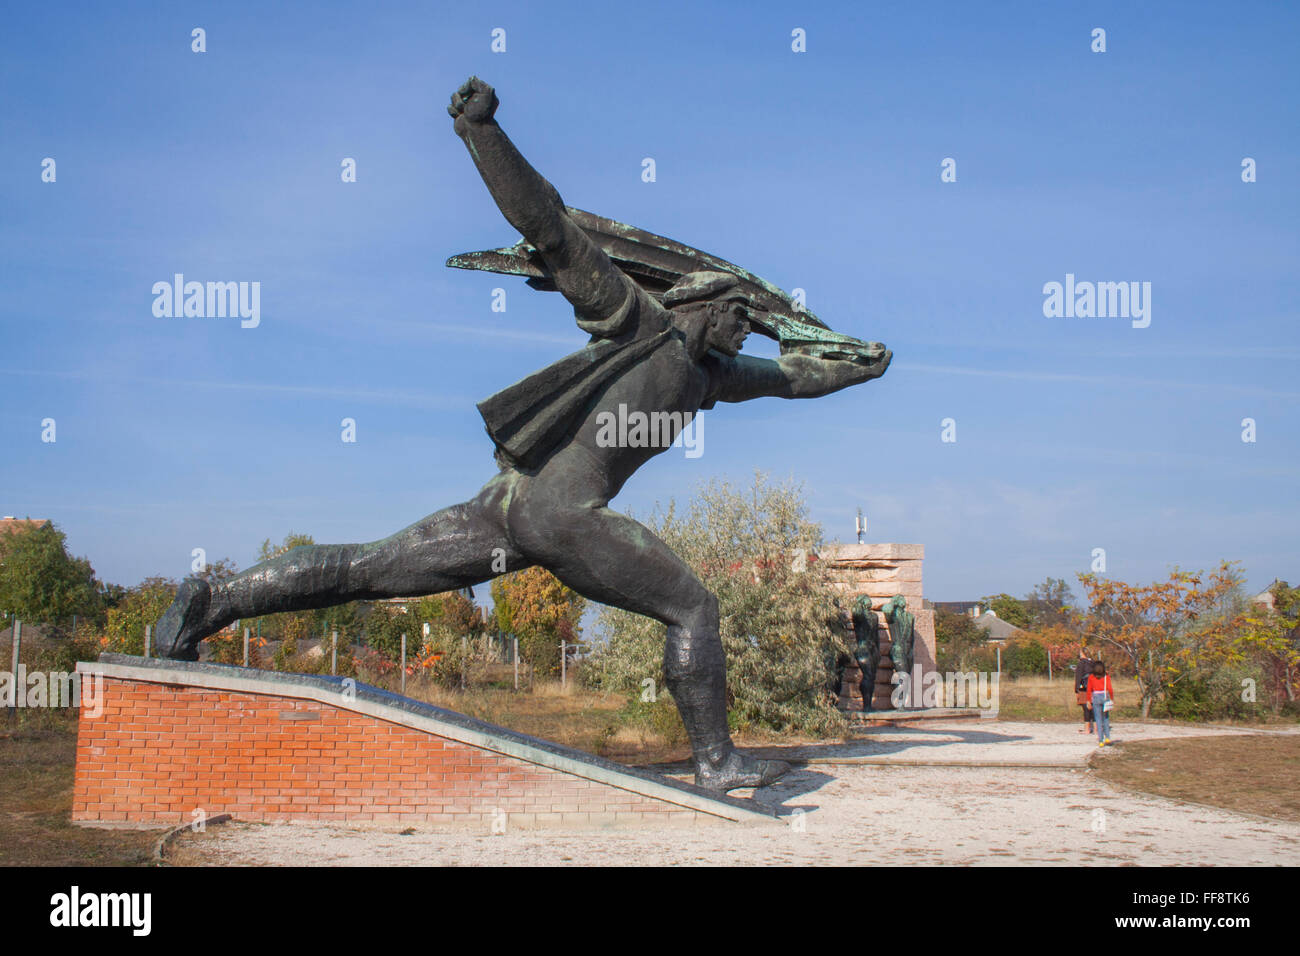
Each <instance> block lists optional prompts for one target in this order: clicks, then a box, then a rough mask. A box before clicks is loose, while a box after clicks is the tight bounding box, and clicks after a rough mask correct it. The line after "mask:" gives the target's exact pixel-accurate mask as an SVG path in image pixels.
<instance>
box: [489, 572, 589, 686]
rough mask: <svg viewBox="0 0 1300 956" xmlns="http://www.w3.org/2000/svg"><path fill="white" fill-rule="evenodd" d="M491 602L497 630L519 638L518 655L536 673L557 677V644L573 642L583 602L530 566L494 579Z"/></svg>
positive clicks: (549, 576)
mask: <svg viewBox="0 0 1300 956" xmlns="http://www.w3.org/2000/svg"><path fill="white" fill-rule="evenodd" d="M492 603H493V605H494V606H493V615H494V617H495V618H496V624H497V627H498V628H500V630H501V632H502V633H504V634H510V635H513V636H514V637H517V638H518V639H519V656H520V657H521V658H522V659H523V660H525V661H527V662H528V663H529V664H530V665H532V667H533V668H534V670H535V672H536V673H538V674H547V675H551V674H558V673H559V672H560V641H562V640H563V641H565V642H566V643H570V644H571V643H575V642H576V641H577V639H578V635H579V634H580V633H581V628H580V627H579V626H578V622H579V621H580V620H581V619H582V612H583V611H584V610H585V609H586V606H587V602H586V600H584V599H583V598H582V597H581V596H580V595H579V594H578V593H577V592H575V591H572V590H570V589H569V588H567V587H565V586H564V585H563V584H561V583H560V581H559V579H558V578H557V577H556V576H555V575H553V574H552V573H551V572H550V571H547V570H546V569H545V568H542V567H536V566H534V567H531V568H526V569H524V570H523V571H515V572H513V573H511V574H506V575H503V576H501V577H499V578H497V579H495V580H494V581H493V582H492Z"/></svg>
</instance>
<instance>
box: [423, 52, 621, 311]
mask: <svg viewBox="0 0 1300 956" xmlns="http://www.w3.org/2000/svg"><path fill="white" fill-rule="evenodd" d="M497 103H498V100H497V96H496V93H495V92H494V91H493V89H492V87H490V86H489V85H488V84H487V83H484V82H483V81H482V80H480V79H479V78H478V77H470V78H469V79H468V80H467V81H466V82H465V83H464V85H462V86H461V88H460V89H459V90H457V91H456V92H455V93H454V94H452V97H451V105H450V106H448V107H447V112H448V113H450V114H451V115H452V117H454V118H455V121H456V122H455V129H456V135H457V136H459V137H460V138H461V139H462V140H464V141H465V145H466V147H468V148H469V154H470V156H471V157H473V159H474V165H475V166H477V167H478V171H479V175H480V176H482V177H483V182H484V183H485V184H487V188H488V191H489V192H490V193H491V194H492V198H493V199H494V200H496V204H497V207H498V208H499V209H500V210H501V214H502V215H503V216H505V217H506V220H507V221H509V223H510V225H512V226H514V227H515V228H516V229H518V230H519V232H520V234H521V235H522V236H523V237H524V238H525V239H526V240H528V242H529V243H531V244H532V245H533V246H534V247H535V248H536V249H537V251H538V252H539V253H540V254H541V256H542V259H543V260H544V261H545V262H546V265H547V268H548V269H549V270H550V272H551V275H552V278H553V280H554V282H555V286H556V288H558V289H559V290H560V292H561V293H562V294H563V295H564V297H565V298H566V299H568V300H569V301H570V302H572V303H573V308H574V310H575V311H576V312H577V314H578V315H579V317H580V318H583V319H586V320H587V322H588V323H599V322H601V321H603V320H605V319H607V318H609V317H610V316H614V315H616V314H619V310H620V309H622V307H623V306H624V305H625V304H626V303H627V301H628V297H629V295H631V283H630V282H629V281H628V280H627V279H626V278H625V277H624V275H623V273H622V272H620V271H619V269H618V267H617V266H615V265H614V264H613V263H612V262H610V261H609V257H608V256H607V255H605V253H604V251H603V250H602V249H601V248H600V247H599V246H597V245H596V244H595V243H594V242H592V241H591V240H590V239H589V238H588V237H587V234H586V233H585V232H583V231H582V229H581V227H579V226H578V224H577V223H575V222H574V221H573V219H572V218H571V217H570V216H569V214H568V213H567V212H566V211H565V208H564V200H562V199H561V198H560V194H559V192H557V191H556V189H555V187H554V186H552V185H551V184H550V183H549V182H547V181H546V180H545V179H544V178H543V177H542V175H541V174H540V173H539V172H537V170H535V169H533V167H532V166H531V165H529V163H528V160H526V159H524V157H523V156H522V155H521V154H520V152H519V150H518V149H516V148H515V144H514V143H512V142H510V138H509V137H508V136H506V134H505V132H504V131H503V130H502V129H501V127H500V126H498V125H497V122H496V120H495V119H494V114H495V113H496V108H497ZM622 314H624V315H626V314H627V311H626V310H625V311H624V312H623V313H622ZM609 331H610V332H612V333H613V334H618V333H621V332H623V331H626V330H624V329H617V330H609Z"/></svg>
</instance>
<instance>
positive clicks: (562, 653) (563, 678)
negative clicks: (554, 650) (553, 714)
mask: <svg viewBox="0 0 1300 956" xmlns="http://www.w3.org/2000/svg"><path fill="white" fill-rule="evenodd" d="M565 643H566V642H565V641H560V690H564V686H565V683H566V682H567V680H568V675H567V674H566V673H565V669H564V659H565V658H566V657H568V656H569V655H568V654H567V653H566V647H565Z"/></svg>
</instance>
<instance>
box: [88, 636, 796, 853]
mask: <svg viewBox="0 0 1300 956" xmlns="http://www.w3.org/2000/svg"><path fill="white" fill-rule="evenodd" d="M77 671H78V674H79V676H80V679H81V682H82V685H81V686H82V692H81V711H80V723H79V728H78V740H77V767H76V783H75V787H74V794H73V808H72V819H73V820H74V821H76V822H78V823H84V824H89V825H99V826H123V825H127V826H129V825H135V826H166V825H174V824H178V823H190V822H192V821H195V820H198V819H205V818H211V817H212V816H215V815H216V814H219V813H229V814H231V815H232V816H233V817H234V818H235V819H236V820H242V821H258V822H313V823H316V822H322V821H334V822H347V821H354V822H357V823H362V824H368V823H375V824H388V823H429V824H452V825H464V826H468V827H472V828H475V829H479V828H483V829H490V828H496V829H502V828H515V827H520V828H532V827H611V826H615V827H617V826H633V825H651V826H677V825H687V826H690V825H695V824H699V823H709V822H715V823H716V822H721V821H728V822H735V823H760V824H768V825H771V824H772V823H773V822H775V821H776V817H775V815H774V813H773V811H771V810H769V809H768V808H766V807H764V806H762V805H760V804H757V803H755V802H754V801H752V800H744V799H740V798H737V797H729V796H718V795H716V794H713V793H710V792H709V791H706V790H703V789H701V788H699V787H696V786H694V785H693V784H688V783H682V782H679V781H677V780H673V779H671V778H668V777H662V776H659V775H658V774H655V773H652V772H649V771H645V770H638V769H635V768H631V767H624V766H621V765H620V764H616V763H614V762H612V761H609V760H604V759H602V758H600V757H596V756H594V755H592V754H588V753H583V752H582V751H579V750H574V749H572V748H569V747H562V746H559V745H558V744H553V743H549V742H547V741H544V740H538V739H537V738H534V737H529V736H527V735H525V734H520V733H516V732H515V731H512V730H507V729H506V728H504V727H498V726H495V725H493V724H489V723H486V722H484V721H481V720H475V719H473V718H471V717H466V716H465V715H464V714H458V713H455V712H453V711H449V710H444V709H442V708H440V707H434V706H432V705H431V704H426V703H423V702H421V701H416V700H412V699H410V698H408V697H402V696H400V695H398V694H393V693H389V692H387V691H383V690H380V689H378V688H376V687H371V686H369V685H367V684H362V683H360V682H357V681H354V680H351V679H349V678H342V677H323V676H317V675H308V674H287V673H281V672H278V671H264V670H258V669H253V668H244V667H232V666H228V665H224V664H202V663H188V662H182V661H172V660H160V659H156V658H143V657H131V656H127V655H122V654H103V655H101V657H100V659H99V661H98V662H97V663H81V664H78V665H77Z"/></svg>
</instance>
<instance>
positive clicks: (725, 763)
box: [695, 750, 790, 793]
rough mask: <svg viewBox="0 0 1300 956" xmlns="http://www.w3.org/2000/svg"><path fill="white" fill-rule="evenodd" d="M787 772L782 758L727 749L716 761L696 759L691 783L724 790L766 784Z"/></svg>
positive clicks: (719, 790)
mask: <svg viewBox="0 0 1300 956" xmlns="http://www.w3.org/2000/svg"><path fill="white" fill-rule="evenodd" d="M789 771H790V765H789V764H788V763H786V762H785V761H783V760H760V759H758V758H757V757H750V756H749V755H747V754H742V753H741V752H740V751H739V750H731V751H729V752H728V753H727V755H726V756H725V757H723V758H722V759H720V760H709V759H704V760H696V762H695V783H696V785H697V786H700V787H703V788H704V789H706V790H715V791H717V792H718V793H726V792H727V791H728V790H739V789H742V788H744V787H766V786H767V785H768V784H770V783H772V782H773V781H774V780H776V779H777V778H778V777H781V776H782V775H784V774H786V773H789Z"/></svg>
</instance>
